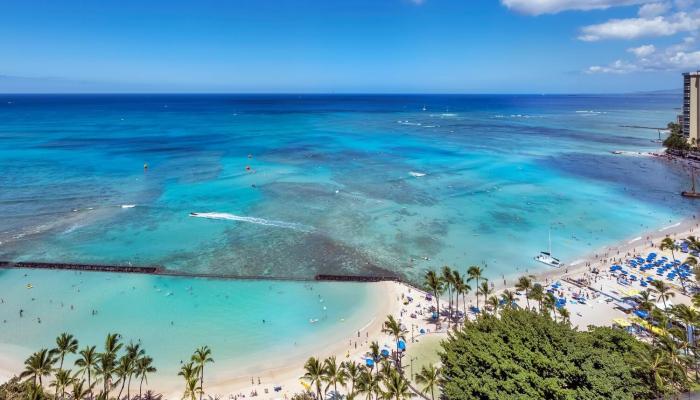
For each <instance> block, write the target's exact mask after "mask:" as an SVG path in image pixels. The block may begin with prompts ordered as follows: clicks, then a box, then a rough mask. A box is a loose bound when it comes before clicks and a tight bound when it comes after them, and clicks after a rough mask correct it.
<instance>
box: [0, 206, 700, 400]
mask: <svg viewBox="0 0 700 400" xmlns="http://www.w3.org/2000/svg"><path fill="white" fill-rule="evenodd" d="M698 226H699V225H698V223H697V222H696V220H695V219H694V218H691V219H687V220H684V221H680V222H670V223H669V224H668V225H667V226H665V227H660V228H658V229H655V230H653V231H650V232H646V233H644V234H640V235H639V236H637V237H635V238H630V239H628V240H625V241H621V242H619V243H617V244H615V245H611V246H606V247H604V248H600V249H598V250H597V251H595V252H592V253H591V254H589V255H587V256H586V257H582V258H580V259H578V260H574V261H571V262H567V264H566V266H565V267H563V268H559V269H551V270H545V271H542V272H539V273H537V274H535V275H534V276H535V278H534V280H535V281H536V282H540V283H542V284H543V285H548V284H551V283H553V282H556V281H558V282H560V283H561V286H560V287H559V288H558V291H559V293H558V295H559V296H570V295H573V294H577V295H582V296H586V298H587V299H588V300H589V301H587V302H586V304H579V303H575V302H572V303H571V304H567V308H568V309H569V311H570V314H571V317H570V319H571V322H572V324H573V325H574V326H578V327H579V328H580V329H585V328H586V327H587V326H589V325H598V326H600V325H611V324H612V323H613V321H614V320H616V319H618V318H626V317H628V315H626V314H625V313H624V312H622V311H621V310H619V309H617V308H616V307H615V305H614V303H611V302H609V301H605V300H606V298H605V296H601V295H600V293H597V292H596V291H597V290H600V291H604V292H608V293H624V291H626V290H628V288H625V287H623V286H622V285H620V284H618V282H617V281H616V279H615V277H614V276H611V275H610V274H609V273H607V269H608V268H609V266H610V265H612V264H613V263H620V262H622V261H623V260H624V259H627V258H629V257H632V256H636V255H643V256H645V255H646V254H648V253H650V252H655V253H658V254H659V256H662V255H666V256H668V257H669V258H671V253H670V252H669V251H665V252H662V251H659V249H658V245H659V243H660V241H661V240H662V239H663V238H665V237H671V238H673V239H682V238H685V237H687V236H689V235H693V234H694V232H695V231H697V230H698ZM676 257H677V258H681V257H684V255H679V254H676ZM594 268H597V269H598V270H600V271H602V273H601V274H598V275H596V276H593V275H591V271H592V270H593V269H594ZM515 279H517V277H513V278H506V279H505V282H504V281H503V280H495V281H493V282H492V287H493V288H494V291H495V294H496V295H498V294H499V293H500V292H501V291H502V290H503V289H505V288H510V289H513V286H514V281H515ZM580 280H586V281H589V282H590V285H591V286H589V287H587V286H586V285H576V284H573V283H572V282H573V281H580ZM504 283H505V285H504ZM367 285H372V287H371V288H370V290H369V291H368V292H370V293H372V296H375V298H373V299H372V301H371V304H372V307H371V310H370V309H368V310H367V314H366V315H364V314H363V318H362V321H363V324H362V325H359V326H356V327H352V328H349V329H348V331H347V332H346V333H345V335H344V337H342V338H341V339H339V340H337V341H335V342H333V343H332V344H331V345H329V346H326V347H324V348H308V349H306V348H305V349H296V350H298V351H295V354H294V355H286V354H284V353H278V354H275V355H273V356H272V357H271V359H273V360H274V362H273V363H270V364H269V368H267V369H264V370H254V368H253V370H251V369H247V370H245V371H246V372H245V373H243V372H242V371H243V370H244V369H242V368H233V369H231V368H227V367H226V365H234V364H232V363H231V361H235V360H217V363H216V364H213V365H212V366H211V367H210V368H209V373H208V377H207V379H206V380H205V389H206V393H207V394H208V395H211V396H214V397H218V398H233V397H235V396H238V398H242V397H243V396H245V397H251V395H254V396H253V397H256V398H261V399H280V398H288V397H290V396H291V395H292V394H293V393H297V392H300V391H302V390H303V389H304V387H303V385H302V383H301V380H300V377H301V376H302V375H303V374H304V370H303V366H304V363H305V361H306V360H307V359H308V357H311V356H314V357H317V358H320V359H324V358H326V357H329V356H335V357H336V358H337V359H338V361H339V362H341V361H355V362H358V363H361V364H364V358H363V357H364V355H365V353H366V352H367V351H368V349H369V344H370V343H371V342H372V341H377V342H378V343H379V344H380V346H381V347H384V346H385V347H388V348H390V349H391V348H393V346H394V343H393V340H392V339H391V338H390V337H388V336H387V335H386V334H384V333H382V332H381V330H382V325H383V323H384V321H385V320H386V317H387V316H388V315H393V316H395V318H396V319H397V320H398V321H399V322H401V323H402V324H403V325H404V326H405V328H406V329H407V331H408V334H407V343H408V357H410V358H413V361H416V365H417V366H418V365H421V363H422V361H421V359H420V358H421V357H422V358H425V359H430V362H434V360H435V359H436V358H435V356H434V355H431V354H428V355H426V354H425V353H426V350H425V348H423V349H422V354H421V355H420V357H419V356H414V355H415V354H416V353H415V351H414V350H413V349H412V348H411V347H412V346H414V345H415V347H416V349H417V350H418V353H421V346H422V344H421V342H422V340H423V339H425V338H428V340H426V343H430V348H429V352H430V353H434V351H435V348H436V347H437V346H438V343H439V339H440V338H443V337H445V336H446V335H447V323H446V321H443V322H442V324H441V327H440V329H439V330H437V331H436V330H435V328H436V326H435V324H434V323H433V322H431V321H429V320H428V319H427V315H429V309H430V307H431V306H434V305H435V301H434V300H433V301H432V302H429V301H427V300H426V296H425V295H426V293H424V292H422V291H420V290H418V289H417V288H415V287H412V286H410V285H407V284H403V283H398V282H379V283H368V284H367ZM472 286H473V285H472ZM593 286H595V287H593ZM593 289H595V290H593ZM676 292H677V294H676V297H674V299H673V301H674V302H675V303H676V304H678V303H685V304H689V303H690V298H689V297H688V296H685V295H683V294H681V293H680V290H679V288H678V287H677V286H676ZM409 297H410V298H411V299H412V301H411V302H408V298H409ZM442 301H443V303H442V304H441V307H442V308H444V307H446V305H445V304H446V299H442ZM467 302H468V305H475V304H476V298H475V296H474V294H473V292H472V293H471V294H470V295H468V296H467ZM482 303H483V301H482ZM518 304H519V305H520V306H525V304H526V299H525V298H524V296H523V295H522V294H520V295H519V300H518ZM531 306H534V304H532V302H531ZM412 314H414V315H413V317H414V318H412ZM470 317H471V318H473V315H471V314H470ZM421 328H422V329H425V330H426V331H427V335H420V334H419V333H418V332H419V330H420V329H421ZM4 350H5V351H3V352H2V353H3V354H0V380H6V379H8V378H9V377H11V376H12V375H14V374H16V373H18V372H19V371H20V369H21V366H22V364H21V359H18V358H17V357H16V354H15V353H17V352H16V351H14V350H12V349H10V348H9V347H5V348H4ZM300 354H303V355H300ZM151 382H152V385H151V387H152V388H154V389H156V390H157V391H159V392H162V393H163V394H164V395H165V398H167V399H178V398H180V397H181V393H182V389H181V386H182V382H181V381H180V379H179V377H177V376H173V377H167V376H160V375H158V376H154V377H153V378H152V380H151ZM258 382H259V383H258ZM275 387H281V388H282V389H281V390H280V391H277V392H275V390H274V388H275Z"/></svg>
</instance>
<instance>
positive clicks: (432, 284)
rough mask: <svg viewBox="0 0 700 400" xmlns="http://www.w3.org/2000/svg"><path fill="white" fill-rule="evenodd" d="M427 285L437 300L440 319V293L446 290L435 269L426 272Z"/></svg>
mask: <svg viewBox="0 0 700 400" xmlns="http://www.w3.org/2000/svg"><path fill="white" fill-rule="evenodd" d="M424 284H425V287H426V288H428V289H429V290H430V291H431V292H432V293H433V296H434V297H435V301H436V302H437V314H438V320H440V295H441V294H442V293H443V292H444V291H445V287H444V286H443V283H442V280H441V279H440V278H439V277H438V276H437V274H436V273H435V271H433V270H430V271H428V272H426V273H425V282H424Z"/></svg>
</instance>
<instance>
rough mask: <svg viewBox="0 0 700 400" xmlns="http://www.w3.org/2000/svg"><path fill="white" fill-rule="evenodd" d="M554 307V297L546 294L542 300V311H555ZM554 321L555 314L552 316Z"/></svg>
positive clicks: (555, 303)
mask: <svg viewBox="0 0 700 400" xmlns="http://www.w3.org/2000/svg"><path fill="white" fill-rule="evenodd" d="M556 305H557V299H556V297H554V295H553V294H551V293H549V292H547V294H545V295H544V299H543V300H542V309H543V310H547V312H551V311H552V310H554V309H556ZM554 320H555V321H556V320H557V315H556V313H555V314H554Z"/></svg>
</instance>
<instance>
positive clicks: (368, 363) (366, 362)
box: [365, 358, 374, 368]
mask: <svg viewBox="0 0 700 400" xmlns="http://www.w3.org/2000/svg"><path fill="white" fill-rule="evenodd" d="M365 365H366V366H368V367H370V368H372V367H374V360H373V359H371V358H368V359H366V360H365Z"/></svg>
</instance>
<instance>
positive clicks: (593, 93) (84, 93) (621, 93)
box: [0, 88, 682, 96]
mask: <svg viewBox="0 0 700 400" xmlns="http://www.w3.org/2000/svg"><path fill="white" fill-rule="evenodd" d="M675 91H678V92H679V93H682V89H681V88H676V89H661V90H649V91H636V92H549V93H542V92H540V93H537V92H519V93H508V92H496V93H488V92H445V93H441V92H205V91H202V92H184V91H183V92H108V91H105V92H0V96H7V95H20V96H31V95H39V96H46V95H63V96H66V95H239V96H240V95H244V96H261V95H263V96H264V95H276V96H309V95H311V96H314V95H316V96H584V95H585V96H591V95H607V96H611V95H631V94H672V92H675Z"/></svg>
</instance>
